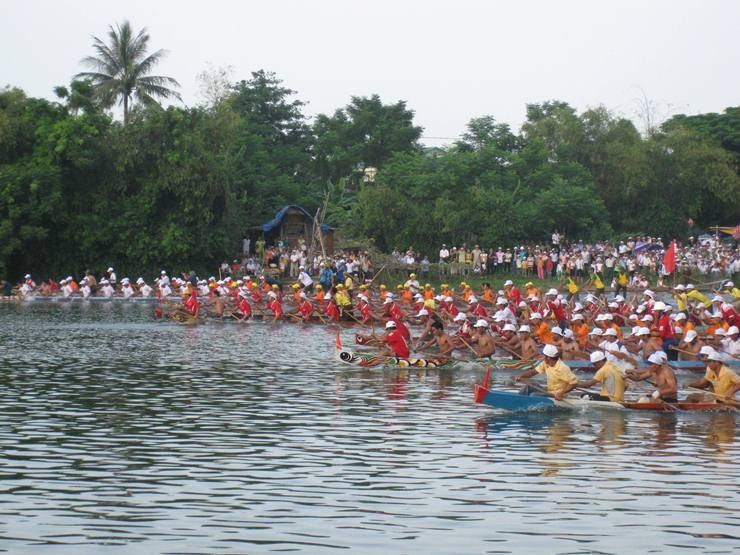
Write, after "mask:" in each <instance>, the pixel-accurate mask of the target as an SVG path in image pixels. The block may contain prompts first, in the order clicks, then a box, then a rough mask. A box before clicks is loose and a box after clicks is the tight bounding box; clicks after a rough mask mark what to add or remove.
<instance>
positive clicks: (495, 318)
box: [493, 311, 506, 322]
mask: <svg viewBox="0 0 740 555" xmlns="http://www.w3.org/2000/svg"><path fill="white" fill-rule="evenodd" d="M504 320H506V318H504V315H503V314H501V312H500V311H499V312H497V313H496V314H494V315H493V321H494V322H503V321H504Z"/></svg>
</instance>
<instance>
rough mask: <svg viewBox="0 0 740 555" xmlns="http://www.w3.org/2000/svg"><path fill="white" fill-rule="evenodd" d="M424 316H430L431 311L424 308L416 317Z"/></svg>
mask: <svg viewBox="0 0 740 555" xmlns="http://www.w3.org/2000/svg"><path fill="white" fill-rule="evenodd" d="M422 316H429V311H428V310H427V309H426V308H422V309H421V310H420V311H419V313H418V314H417V315H416V317H417V318H421V317H422Z"/></svg>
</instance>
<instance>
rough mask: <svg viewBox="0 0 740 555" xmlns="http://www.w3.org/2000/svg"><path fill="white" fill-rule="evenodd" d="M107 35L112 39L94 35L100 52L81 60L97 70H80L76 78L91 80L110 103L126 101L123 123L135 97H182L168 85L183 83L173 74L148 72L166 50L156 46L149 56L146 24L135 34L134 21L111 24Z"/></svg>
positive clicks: (110, 104)
mask: <svg viewBox="0 0 740 555" xmlns="http://www.w3.org/2000/svg"><path fill="white" fill-rule="evenodd" d="M108 38H109V40H110V42H109V44H105V43H104V42H103V41H102V40H100V39H99V38H98V37H93V48H94V49H95V51H96V52H97V56H87V57H85V58H83V59H82V60H81V63H82V64H83V65H86V66H87V67H89V68H91V69H92V70H94V71H91V72H82V73H78V74H77V75H75V79H89V80H90V81H92V82H93V84H94V86H95V89H96V92H97V94H99V95H100V97H101V98H102V99H103V101H104V102H105V103H106V104H107V105H108V106H112V105H113V104H115V103H116V100H118V103H119V104H123V124H124V125H126V124H127V123H128V114H129V106H130V104H131V100H132V97H134V98H135V99H136V100H138V101H139V102H145V103H149V102H156V100H154V97H159V98H176V99H177V100H182V98H180V94H179V93H177V92H176V91H173V90H172V89H170V88H168V87H167V86H174V87H179V86H180V83H178V82H177V81H175V80H174V79H173V78H172V77H163V76H159V75H147V73H149V71H150V70H151V69H152V68H153V67H154V65H156V64H157V62H159V61H160V60H161V59H162V58H163V57H164V56H165V55H166V54H167V52H166V51H165V50H157V51H156V52H154V53H153V54H149V55H148V56H147V45H148V43H149V35H148V34H147V32H146V28H144V29H142V30H141V31H139V34H137V35H136V36H134V31H133V30H132V29H131V24H130V23H129V22H128V21H124V22H123V24H122V25H118V24H116V26H115V28H113V26H110V27H109V28H108Z"/></svg>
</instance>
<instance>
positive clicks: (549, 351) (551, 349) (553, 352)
mask: <svg viewBox="0 0 740 555" xmlns="http://www.w3.org/2000/svg"><path fill="white" fill-rule="evenodd" d="M542 354H543V355H545V356H546V357H556V356H558V348H557V347H556V346H555V345H550V344H549V343H548V344H547V345H545V346H544V347H543V348H542Z"/></svg>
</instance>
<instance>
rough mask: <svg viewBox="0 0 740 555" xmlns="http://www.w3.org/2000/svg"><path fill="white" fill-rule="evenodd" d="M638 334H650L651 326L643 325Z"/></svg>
mask: <svg viewBox="0 0 740 555" xmlns="http://www.w3.org/2000/svg"><path fill="white" fill-rule="evenodd" d="M637 335H650V328H646V327H644V326H643V327H641V328H640V331H638V332H637Z"/></svg>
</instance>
